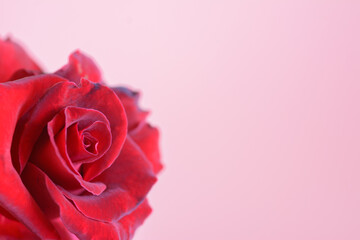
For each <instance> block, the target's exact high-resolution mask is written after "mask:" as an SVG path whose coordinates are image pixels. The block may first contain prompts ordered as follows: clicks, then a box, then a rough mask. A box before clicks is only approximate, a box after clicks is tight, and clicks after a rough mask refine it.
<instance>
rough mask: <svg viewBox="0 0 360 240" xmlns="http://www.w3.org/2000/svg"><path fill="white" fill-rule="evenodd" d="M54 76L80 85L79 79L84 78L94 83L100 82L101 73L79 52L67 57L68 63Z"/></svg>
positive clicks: (93, 63) (92, 62) (90, 60)
mask: <svg viewBox="0 0 360 240" xmlns="http://www.w3.org/2000/svg"><path fill="white" fill-rule="evenodd" d="M55 74H57V75H59V76H62V77H64V78H67V79H69V80H70V81H73V82H75V83H76V84H79V83H80V80H81V78H85V79H87V80H89V81H92V82H94V83H100V82H102V77H101V72H100V70H99V68H98V67H97V66H96V64H95V62H94V61H93V60H92V59H91V58H89V57H88V56H86V55H84V54H83V53H81V52H80V51H76V52H74V53H72V54H71V55H70V56H69V62H68V64H66V65H65V66H64V67H62V68H61V69H60V70H58V71H57V72H55Z"/></svg>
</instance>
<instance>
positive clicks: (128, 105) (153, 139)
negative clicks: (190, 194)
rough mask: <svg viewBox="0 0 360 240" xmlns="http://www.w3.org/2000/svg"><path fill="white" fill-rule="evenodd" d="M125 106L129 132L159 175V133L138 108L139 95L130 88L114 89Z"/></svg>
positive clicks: (160, 165)
mask: <svg viewBox="0 0 360 240" xmlns="http://www.w3.org/2000/svg"><path fill="white" fill-rule="evenodd" d="M113 90H114V92H115V93H116V94H117V96H118V97H119V98H120V100H121V102H122V103H123V105H124V108H125V112H126V116H127V118H128V131H129V135H130V136H131V137H132V139H133V140H134V141H135V142H136V144H138V146H139V147H140V148H141V150H142V151H143V152H144V154H145V155H146V157H147V158H148V160H149V161H150V163H151V164H152V166H153V170H154V172H155V173H156V174H157V173H159V172H160V170H161V169H162V168H163V166H162V164H161V162H160V151H159V131H158V130H157V129H156V128H154V127H152V126H151V125H150V124H147V123H146V122H145V120H146V117H147V115H148V112H146V111H143V110H141V109H140V108H139V106H138V100H139V96H140V95H139V93H138V92H134V91H131V90H130V89H128V88H124V87H118V88H113Z"/></svg>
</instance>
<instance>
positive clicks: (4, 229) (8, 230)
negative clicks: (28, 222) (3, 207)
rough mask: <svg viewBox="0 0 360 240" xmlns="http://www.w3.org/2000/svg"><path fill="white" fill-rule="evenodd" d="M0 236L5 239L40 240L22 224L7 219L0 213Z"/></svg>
mask: <svg viewBox="0 0 360 240" xmlns="http://www.w3.org/2000/svg"><path fill="white" fill-rule="evenodd" d="M0 236H1V239H7V240H19V239H24V240H25V239H29V240H40V238H38V237H37V236H36V235H35V234H34V233H32V232H31V231H30V230H29V229H28V228H27V227H25V226H24V224H22V223H20V222H18V221H16V220H11V219H8V218H6V217H4V216H1V215H0Z"/></svg>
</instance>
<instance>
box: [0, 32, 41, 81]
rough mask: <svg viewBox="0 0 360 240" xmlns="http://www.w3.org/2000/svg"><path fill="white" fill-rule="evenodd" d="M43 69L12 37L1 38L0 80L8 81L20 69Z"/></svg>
mask: <svg viewBox="0 0 360 240" xmlns="http://www.w3.org/2000/svg"><path fill="white" fill-rule="evenodd" d="M23 68H24V69H26V70H35V71H41V69H40V67H39V66H38V65H37V64H36V63H35V62H34V61H33V60H32V59H31V58H30V57H29V55H28V54H27V53H26V52H25V50H24V49H23V48H22V47H21V46H20V45H18V44H17V43H15V42H13V41H12V40H11V39H9V38H8V39H6V40H2V39H0V82H6V81H8V80H9V78H10V77H11V75H13V73H15V72H16V71H17V70H19V69H23Z"/></svg>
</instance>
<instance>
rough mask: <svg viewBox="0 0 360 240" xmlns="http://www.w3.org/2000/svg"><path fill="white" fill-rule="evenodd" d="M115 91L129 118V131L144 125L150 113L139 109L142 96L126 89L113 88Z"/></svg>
mask: <svg viewBox="0 0 360 240" xmlns="http://www.w3.org/2000/svg"><path fill="white" fill-rule="evenodd" d="M113 90H114V92H115V93H116V95H117V96H118V97H119V98H120V100H121V102H122V104H123V105H124V108H125V112H126V116H127V118H128V130H129V132H130V131H132V130H133V129H135V128H136V127H137V126H138V125H139V124H141V123H143V122H144V121H145V119H146V117H147V115H148V114H149V113H148V112H147V111H143V110H141V109H140V108H139V105H138V101H139V97H140V94H139V93H138V92H134V91H132V90H130V89H128V88H125V87H118V88H113Z"/></svg>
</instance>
